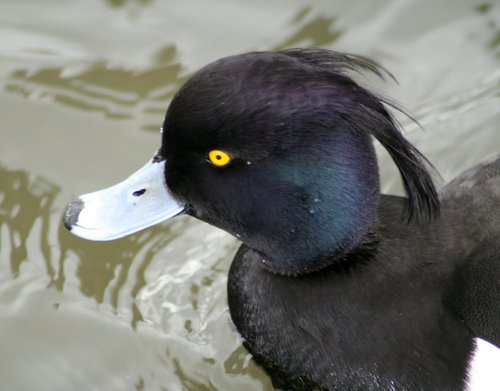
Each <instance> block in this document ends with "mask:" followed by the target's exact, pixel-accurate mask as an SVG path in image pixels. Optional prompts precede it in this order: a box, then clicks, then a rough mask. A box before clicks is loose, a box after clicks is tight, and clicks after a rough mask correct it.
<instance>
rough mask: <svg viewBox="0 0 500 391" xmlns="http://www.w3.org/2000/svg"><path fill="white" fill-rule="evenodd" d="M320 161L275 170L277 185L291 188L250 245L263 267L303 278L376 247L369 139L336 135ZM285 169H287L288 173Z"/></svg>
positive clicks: (375, 185) (374, 170)
mask: <svg viewBox="0 0 500 391" xmlns="http://www.w3.org/2000/svg"><path fill="white" fill-rule="evenodd" d="M314 156H317V157H318V159H317V160H314V161H311V160H310V159H309V160H308V159H304V158H300V159H295V160H294V161H291V162H290V161H288V162H285V165H284V166H282V167H279V166H278V167H277V168H276V175H275V176H273V180H274V181H280V182H281V186H280V188H283V187H284V185H283V183H286V184H288V190H289V191H286V192H284V193H285V194H281V195H280V196H279V199H278V201H279V202H276V203H275V204H274V206H273V208H272V209H271V210H268V211H266V212H264V213H265V216H264V217H263V221H265V222H266V224H265V225H264V224H261V225H259V227H260V229H259V231H260V232H259V234H258V236H257V235H254V236H252V237H251V238H249V240H248V241H245V240H244V241H245V242H246V244H247V245H248V246H249V247H251V248H253V249H254V250H256V251H258V252H259V253H260V254H261V258H262V265H263V267H264V268H266V269H268V270H270V271H272V272H274V273H278V274H283V275H299V274H306V273H310V272H314V271H318V270H321V269H323V268H325V267H328V266H330V265H332V264H335V263H338V262H343V261H344V260H346V259H347V258H346V255H347V254H349V253H351V252H353V251H357V250H359V249H364V248H371V247H373V242H374V237H375V236H376V231H377V219H376V215H377V210H378V204H379V198H380V191H379V175H378V166H377V161H376V155H375V151H374V148H373V145H372V143H371V140H370V139H369V137H359V135H353V134H352V133H347V132H346V133H342V134H337V135H336V143H335V145H334V146H333V147H332V145H331V144H330V145H329V146H328V148H326V150H324V151H315V153H314ZM284 167H286V168H284Z"/></svg>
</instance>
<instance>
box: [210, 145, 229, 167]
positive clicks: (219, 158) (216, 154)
mask: <svg viewBox="0 0 500 391" xmlns="http://www.w3.org/2000/svg"><path fill="white" fill-rule="evenodd" d="M208 160H210V163H212V164H213V165H214V166H217V167H224V166H226V165H228V164H229V163H230V162H231V157H230V156H229V155H228V154H227V153H226V152H224V151H220V150H218V149H214V150H212V151H210V152H209V153H208Z"/></svg>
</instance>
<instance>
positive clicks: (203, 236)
mask: <svg viewBox="0 0 500 391" xmlns="http://www.w3.org/2000/svg"><path fill="white" fill-rule="evenodd" d="M45 1H46V4H45V3H44V6H43V7H41V6H40V3H39V1H38V0H37V1H35V0H31V1H30V0H26V1H23V2H18V1H15V0H4V1H3V2H2V4H0V35H1V36H2V37H10V39H6V38H4V41H3V42H2V43H3V45H2V47H1V48H0V88H1V91H0V99H1V100H2V102H3V103H8V107H9V112H7V113H6V112H4V113H3V115H2V118H1V119H0V121H2V122H0V333H1V335H2V336H4V338H3V343H2V349H1V350H0V379H2V389H6V390H9V391H18V390H19V391H24V390H30V389H36V390H38V391H42V390H50V391H54V390H55V391H59V390H61V391H63V390H64V391H65V390H68V389H71V390H82V391H83V390H85V391H86V390H90V389H103V390H112V389H119V390H168V391H173V390H270V389H271V385H270V383H269V380H268V378H267V377H266V375H265V374H264V373H263V371H262V370H261V369H259V368H258V367H257V366H256V365H255V363H254V362H253V360H251V358H250V356H249V355H248V353H247V352H246V350H245V349H244V348H243V347H242V345H241V343H240V340H239V338H238V335H237V333H236V332H235V330H233V329H232V326H231V324H230V321H229V314H228V312H227V305H226V281H227V270H228V267H229V264H230V261H231V259H232V257H233V256H234V253H235V251H236V248H237V246H238V242H237V241H235V240H234V239H233V238H231V237H229V236H228V235H227V234H225V233H223V232H221V231H219V230H217V229H214V228H211V227H209V226H207V225H205V224H202V223H199V222H197V221H195V220H193V219H189V218H187V217H182V218H178V219H176V220H174V221H172V222H170V223H168V224H163V225H160V226H157V227H153V228H151V229H148V230H146V231H144V232H141V233H138V234H136V235H133V236H130V237H127V238H124V239H120V240H118V241H114V242H109V243H96V242H87V241H84V240H81V239H78V238H76V237H74V236H72V235H70V234H69V233H68V232H66V230H65V229H64V228H63V227H62V226H61V220H60V219H61V213H62V211H63V208H64V206H65V204H66V203H67V202H68V201H69V200H71V199H72V198H73V197H74V196H76V195H77V193H75V192H76V189H83V191H92V190H94V189H95V188H96V186H97V185H96V183H97V182H99V183H103V182H102V181H104V180H108V179H109V181H110V183H109V184H111V183H113V182H112V181H114V180H116V179H117V178H115V177H114V176H113V175H114V173H113V171H114V170H115V169H116V170H118V168H122V169H124V168H126V167H129V166H130V162H131V161H132V158H130V161H128V160H126V159H127V158H128V156H129V155H134V158H135V155H139V154H141V155H142V153H143V150H144V151H146V152H145V155H144V156H143V158H144V159H147V158H148V157H149V153H151V151H153V150H154V149H155V148H156V147H157V145H158V142H159V138H158V134H157V132H158V128H159V126H160V124H161V121H162V119H163V115H164V110H165V108H166V107H167V105H168V101H169V100H170V99H171V98H172V96H173V94H174V93H175V91H176V90H177V89H178V88H179V86H180V85H181V84H182V83H183V82H184V81H185V80H186V78H187V76H188V75H189V74H190V73H192V72H193V71H194V69H196V68H198V67H199V66H201V65H203V64H205V63H206V62H208V61H211V60H213V59H215V58H216V57H220V56H221V55H229V54H234V53H237V52H242V51H246V50H268V49H276V48H285V47H291V46H327V47H332V48H338V49H342V50H345V51H349V52H354V53H359V54H364V55H367V56H369V57H374V59H375V60H378V61H380V62H381V63H382V64H383V65H384V66H387V67H388V68H389V69H390V70H391V71H393V72H394V74H395V75H396V77H397V78H398V79H399V80H400V82H401V85H400V86H397V85H395V84H387V85H382V86H380V85H379V84H376V83H377V81H375V84H374V85H375V86H376V87H378V88H379V89H380V90H381V91H382V92H383V93H386V94H388V95H392V96H394V97H395V98H396V100H398V101H400V102H402V104H403V105H404V106H406V107H407V109H408V111H409V112H410V113H411V114H412V115H414V116H415V117H416V118H417V120H419V122H420V123H421V124H422V125H423V126H424V127H425V129H426V131H425V132H410V133H409V136H410V137H411V138H412V140H413V141H415V142H417V144H418V146H419V147H420V149H421V150H422V151H423V152H424V153H426V154H427V155H428V156H429V158H430V159H431V161H433V163H435V164H436V166H437V167H438V168H439V169H440V171H441V173H442V174H443V176H444V177H445V178H446V179H450V178H452V177H454V176H455V175H457V173H459V172H460V171H463V170H464V169H465V168H467V167H469V166H471V165H473V164H475V163H477V162H478V161H480V160H482V159H484V158H486V157H488V156H492V155H493V154H497V153H498V152H499V150H500V133H499V131H498V123H499V122H500V104H499V100H500V67H499V60H500V30H499V25H498V20H499V15H500V10H499V7H498V5H497V4H494V3H482V4H480V5H476V4H473V3H470V4H467V2H456V1H452V0H449V1H445V2H441V3H436V2H434V1H432V0H422V1H419V2H401V1H399V0H394V1H391V0H384V1H380V2H366V4H365V3H363V4H361V3H353V2H350V3H349V2H347V3H346V2H340V1H331V0H324V1H318V2H315V3H314V4H313V3H311V2H308V1H301V0H294V1H290V2H286V3H285V2H283V3H278V2H272V1H267V2H260V3H249V2H243V1H239V2H238V1H236V2H231V3H228V2H224V1H220V2H219V1H214V2H203V1H198V2H192V3H189V4H194V5H189V4H188V2H160V1H153V0H85V1H83V0H71V1H70V2H58V1H51V0H45ZM31 3H33V4H31ZM7 5H8V6H7ZM429 9H433V10H434V9H439V12H435V13H433V15H432V18H429V17H428V16H429ZM130 11H132V12H130ZM440 15H441V16H442V17H440ZM77 16H78V17H77ZM68 20H70V21H71V23H69V22H68ZM104 21H105V22H104ZM408 21H411V23H410V22H408ZM68 23H69V24H68ZM96 26H99V28H98V29H97V28H96ZM6 48H7V49H6ZM367 81H368V82H369V83H365V84H372V81H373V80H371V79H369V80H367ZM2 107H3V106H2ZM89 125H90V126H89ZM404 125H409V126H408V127H407V130H412V129H413V128H412V126H413V125H412V124H411V123H410V122H404ZM89 127H90V128H92V129H89ZM144 129H145V130H150V129H151V130H154V133H152V132H144V131H140V130H144ZM6 135H8V137H6ZM118 138H120V139H118ZM89 139H92V140H91V141H88V140H89ZM83 140H86V143H84V142H83ZM140 147H141V148H143V150H141V151H140V152H139V151H138V150H139V148H140ZM113 148H114V150H113ZM124 150H125V151H124ZM68 151H69V152H68ZM118 156H119V158H117V157H118ZM63 157H64V158H63ZM118 159H119V161H117V160H118ZM141 160H142V158H141ZM33 162H36V163H33ZM44 163H46V164H44ZM381 163H382V164H381V166H382V169H383V170H384V171H385V170H389V172H390V170H391V169H394V168H393V167H392V165H391V163H390V162H389V159H388V158H387V156H385V155H383V154H382V155H381ZM69 166H71V169H69V168H68V167H69ZM89 167H91V169H90V170H89V169H88V168H89ZM80 168H81V169H82V172H83V168H86V169H87V171H85V174H82V173H81V172H80V171H79V170H80ZM104 168H106V170H105V169H104ZM133 169H134V167H132V169H131V172H132V171H133ZM72 171H73V172H72ZM121 172H124V171H121ZM40 173H41V174H40ZM92 175H93V177H92ZM55 178H57V179H55ZM399 182H400V180H399V178H398V177H397V176H396V175H394V173H393V174H392V175H391V174H389V175H387V176H386V178H385V180H384V189H385V190H386V191H390V192H393V191H395V189H397V188H398V186H399ZM26 373H29V374H30V376H26Z"/></svg>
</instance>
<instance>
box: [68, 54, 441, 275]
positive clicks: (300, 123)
mask: <svg viewBox="0 0 500 391" xmlns="http://www.w3.org/2000/svg"><path fill="white" fill-rule="evenodd" d="M363 69H365V70H369V71H373V72H375V73H376V74H378V75H382V72H383V71H382V70H381V68H380V67H378V66H377V65H376V64H374V63H372V62H370V61H368V60H366V59H363V58H360V57H355V56H349V55H345V54H341V53H338V52H333V51H328V50H320V49H293V50H285V51H281V52H253V53H248V54H243V55H238V56H232V57H227V58H223V59H221V60H218V61H216V62H214V63H212V64H210V65H208V66H206V67H204V68H202V69H201V70H200V71H198V72H197V73H196V74H195V75H194V76H193V77H192V78H191V79H190V80H189V81H188V82H187V83H186V84H185V85H184V86H183V87H182V88H181V89H180V90H179V91H178V93H177V94H176V96H175V97H174V99H173V100H172V102H171V104H170V106H169V108H168V111H167V114H166V117H165V120H164V123H163V132H162V145H161V148H160V149H159V150H158V152H157V153H156V154H155V156H154V157H153V159H152V160H151V161H150V162H148V164H146V166H145V167H143V168H142V169H141V170H139V171H138V172H137V173H135V174H133V175H132V176H131V177H130V178H129V179H127V180H126V181H124V182H122V183H121V184H118V185H116V186H114V187H111V188H109V189H105V190H102V191H99V192H95V193H91V194H87V195H84V196H81V197H80V198H78V199H77V200H76V201H74V202H72V203H71V204H69V205H68V207H67V209H66V212H65V225H66V227H67V228H68V229H70V230H71V231H72V232H73V233H75V234H76V235H78V236H81V237H84V238H89V239H94V240H109V239H114V238H117V237H121V236H124V235H126V234H129V233H132V232H135V231H137V230H139V229H142V228H145V227H147V226H150V225H152V224H155V223H157V222H159V221H162V220H165V219H167V218H170V217H173V216H176V215H178V214H181V213H186V214H189V215H192V216H194V217H196V218H198V219H200V220H203V221H205V222H207V223H209V224H212V225H214V226H216V227H219V228H222V229H224V230H226V231H227V232H229V233H231V234H233V235H234V236H236V237H237V238H239V239H240V240H242V241H243V242H244V243H245V244H246V245H247V246H249V247H250V248H252V249H253V250H255V251H257V252H259V253H260V254H261V256H262V259H263V266H264V267H266V268H268V269H270V270H271V271H273V272H276V273H280V274H287V275H295V274H301V273H307V272H311V271H315V270H319V269H321V268H323V267H325V266H326V265H328V264H330V263H331V262H332V260H335V259H338V258H339V256H341V255H342V254H345V253H347V252H349V251H351V250H353V249H354V248H356V247H357V246H358V245H359V244H360V243H361V242H362V241H363V240H364V238H365V237H366V235H367V234H368V233H369V232H370V231H372V230H374V229H375V228H376V224H377V222H376V216H377V208H378V201H379V197H380V190H379V174H378V166H377V159H376V155H375V150H374V147H373V138H376V139H378V140H379V141H380V143H381V144H382V145H383V146H384V147H385V148H386V149H387V150H388V152H389V154H390V155H391V157H392V158H393V160H394V162H395V164H396V165H397V167H398V169H399V171H400V173H401V176H402V179H403V183H404V186H405V190H406V193H407V208H406V212H405V213H406V214H405V217H406V220H407V221H410V220H411V219H415V220H417V221H423V220H425V219H426V218H428V217H431V216H432V215H433V214H435V213H436V212H437V208H438V201H437V196H436V192H435V189H434V186H433V183H432V180H431V177H430V175H429V173H428V171H427V170H426V167H425V166H426V160H425V158H424V157H423V156H422V155H421V154H420V153H419V152H418V151H417V150H416V149H415V148H414V147H413V146H412V145H411V144H409V143H408V142H407V141H406V140H405V139H404V137H403V136H402V135H401V133H400V131H399V129H398V127H397V124H396V123H395V121H394V119H393V118H392V116H391V114H390V113H389V112H388V111H387V109H386V105H387V104H389V103H388V102H386V101H384V100H383V99H381V98H380V97H378V96H377V95H375V94H373V93H372V92H370V91H368V90H366V89H365V88H362V87H361V86H359V85H358V84H357V83H356V82H355V81H353V80H352V79H351V78H350V77H349V76H348V75H347V72H348V71H352V70H363ZM389 105H390V104H389Z"/></svg>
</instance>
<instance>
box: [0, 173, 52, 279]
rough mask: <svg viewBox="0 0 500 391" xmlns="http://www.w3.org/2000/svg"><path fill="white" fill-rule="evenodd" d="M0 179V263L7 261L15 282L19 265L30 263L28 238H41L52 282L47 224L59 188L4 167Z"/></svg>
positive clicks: (46, 265) (44, 257)
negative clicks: (34, 236)
mask: <svg viewBox="0 0 500 391" xmlns="http://www.w3.org/2000/svg"><path fill="white" fill-rule="evenodd" d="M0 179H1V182H0V183H1V187H0V233H1V236H0V260H10V262H9V266H10V267H9V271H10V273H11V275H12V277H13V278H17V277H18V276H19V270H20V267H21V263H22V262H26V261H28V260H29V255H28V246H27V240H28V236H30V235H36V236H37V237H39V238H40V242H39V243H38V247H39V249H40V251H41V255H42V259H43V260H44V261H45V267H46V272H47V274H48V275H49V276H50V279H51V280H52V281H53V280H55V278H56V275H55V274H56V273H55V271H54V267H53V266H52V264H51V263H50V260H51V259H52V249H51V245H50V244H49V241H48V228H49V227H48V224H49V216H50V213H51V211H52V208H53V202H54V197H55V196H56V195H57V193H58V192H59V187H58V186H55V185H54V184H52V183H50V182H48V181H45V180H42V179H40V178H36V179H34V178H31V177H30V176H29V175H28V174H27V173H26V172H23V171H20V170H12V171H11V170H7V169H6V168H5V167H3V166H0ZM30 254H31V253H30ZM32 255H33V254H31V256H32ZM4 266H5V265H4ZM4 270H5V269H4Z"/></svg>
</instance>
